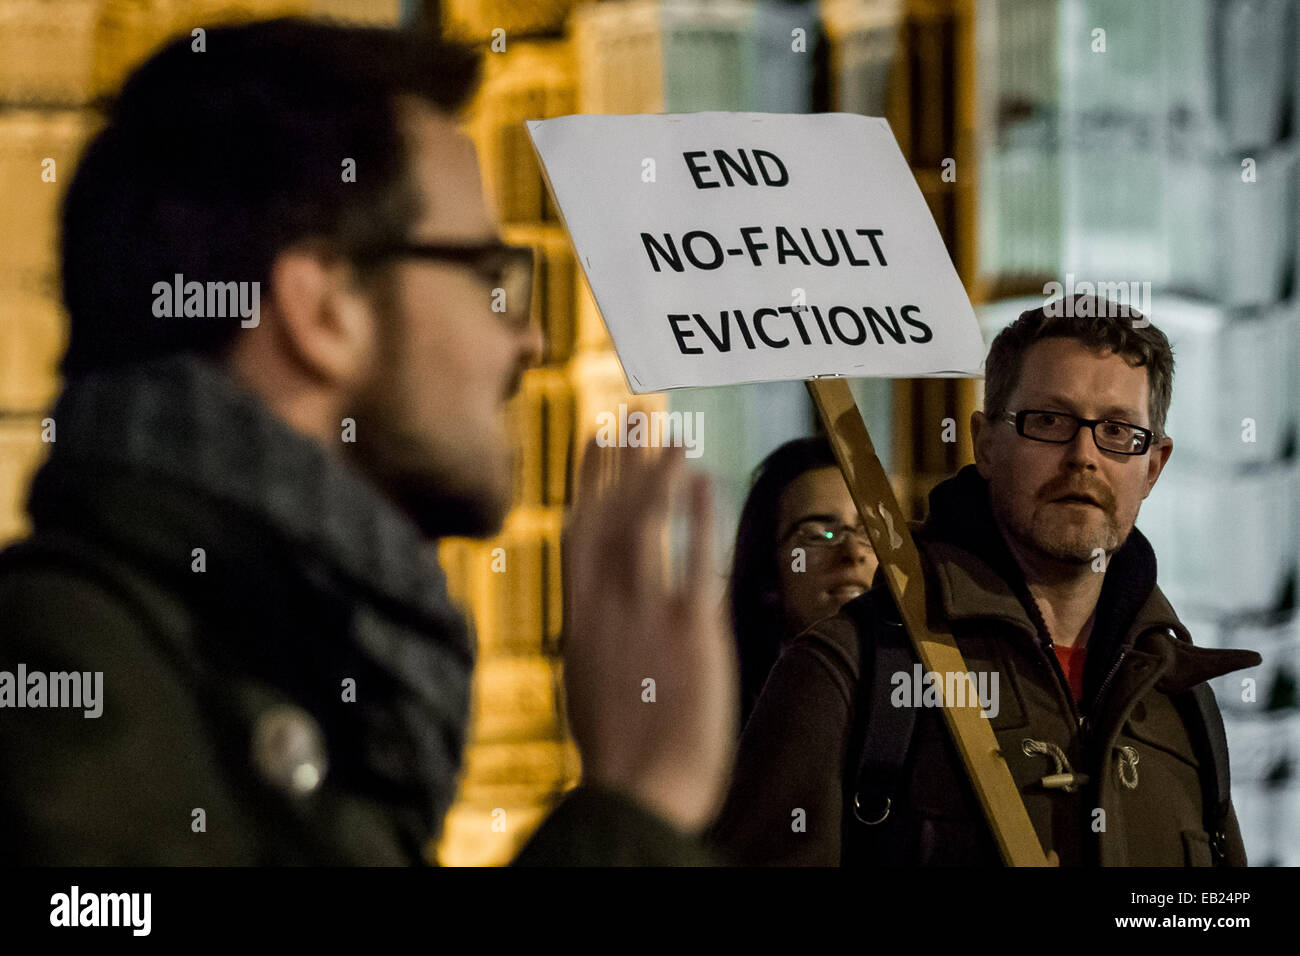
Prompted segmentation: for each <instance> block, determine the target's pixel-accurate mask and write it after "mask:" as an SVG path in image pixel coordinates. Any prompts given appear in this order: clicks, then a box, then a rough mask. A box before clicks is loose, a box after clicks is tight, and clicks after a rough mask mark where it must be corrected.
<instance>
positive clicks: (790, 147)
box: [527, 113, 984, 393]
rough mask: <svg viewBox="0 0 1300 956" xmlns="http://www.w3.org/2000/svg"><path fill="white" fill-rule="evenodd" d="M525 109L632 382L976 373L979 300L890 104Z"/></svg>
mask: <svg viewBox="0 0 1300 956" xmlns="http://www.w3.org/2000/svg"><path fill="white" fill-rule="evenodd" d="M527 126H528V131H529V134H530V135H531V136H532V140H533V146H534V148H535V149H536V151H537V154H538V157H539V159H540V160H541V163H542V167H543V171H544V175H545V176H546V178H547V180H548V182H549V184H550V187H551V190H552V192H553V194H554V196H555V199H556V203H557V204H558V206H559V208H560V213H561V215H562V216H563V218H564V223H565V226H566V228H567V229H568V232H569V235H570V236H571V238H572V240H573V244H574V247H575V250H576V252H577V256H578V259H579V261H580V263H581V265H582V268H583V271H584V272H585V274H586V276H587V282H588V284H589V285H590V287H591V290H592V294H593V295H594V296H595V299H596V304H597V306H598V307H599V309H600V313H601V315H602V316H603V317H604V319H605V324H606V326H607V327H608V328H609V332H610V336H611V337H612V338H613V340H614V346H615V348H616V349H617V351H618V355H619V359H620V361H621V362H622V365H623V370H624V372H625V373H626V375H627V379H628V385H629V387H630V388H631V390H632V391H633V392H638V393H639V392H653V391H661V390H663V389H669V388H680V387H685V386H702V385H732V384H738V383H741V382H763V381H781V380H789V379H808V378H813V377H815V376H820V375H842V376H845V377H854V378H866V377H891V378H893V377H920V376H974V375H979V374H981V369H980V367H981V363H982V361H983V358H984V346H983V342H982V340H981V338H980V332H979V325H978V323H977V321H976V319H975V313H974V311H973V310H972V308H971V305H970V300H969V299H968V298H967V296H966V292H965V289H964V288H963V287H962V284H961V280H960V279H959V278H958V277H957V272H956V270H955V269H954V268H953V265H952V260H951V259H950V258H949V256H948V251H947V249H946V248H945V247H944V244H943V239H942V238H941V237H940V235H939V230H938V228H937V227H936V226H935V224H934V218H933V217H932V216H931V215H930V210H929V208H928V207H927V206H926V203H925V199H924V198H923V197H922V195H921V190H920V188H919V187H918V186H917V184H916V181H915V179H914V178H913V176H912V172H911V170H910V169H909V168H908V166H907V163H906V161H905V160H904V159H903V155H902V153H901V152H900V151H899V148H898V144H897V142H895V140H894V136H893V133H892V132H891V131H890V129H889V125H888V124H887V123H886V122H885V121H884V120H883V119H879V118H876V117H867V116H859V115H857V114H850V113H820V114H812V115H787V114H774V113H687V114H681V115H641V116H563V117H560V118H558V119H550V120H538V121H531V122H529V123H528V124H527Z"/></svg>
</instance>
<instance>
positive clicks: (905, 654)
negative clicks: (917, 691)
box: [846, 586, 916, 827]
mask: <svg viewBox="0 0 1300 956" xmlns="http://www.w3.org/2000/svg"><path fill="white" fill-rule="evenodd" d="M852 611H853V617H854V619H855V620H856V621H857V623H858V636H859V640H860V641H861V642H862V647H861V658H860V659H861V662H862V663H861V679H860V684H859V690H858V699H857V706H856V715H857V716H856V719H855V725H856V726H855V737H854V739H855V740H856V741H857V742H858V751H857V763H856V764H855V765H851V768H850V772H851V773H854V776H853V778H852V783H851V785H850V787H849V792H848V793H847V794H846V798H847V799H848V800H849V801H851V802H850V805H849V807H848V809H849V810H850V811H851V812H852V817H853V819H855V820H856V821H857V822H858V823H860V824H862V825H865V826H870V827H874V826H877V825H879V824H881V823H884V822H885V820H886V819H888V818H889V815H890V812H891V810H892V809H893V805H894V799H895V796H896V794H897V791H898V786H899V783H900V781H901V778H902V772H903V761H904V760H905V759H906V757H907V750H908V747H909V745H910V744H911V741H912V731H913V729H914V728H915V726H916V709H915V708H914V707H894V706H892V704H891V703H890V697H891V688H892V686H893V681H892V678H893V675H894V674H897V673H903V674H907V675H909V678H908V679H909V680H910V679H911V678H910V675H911V671H912V667H913V665H914V664H915V663H916V654H915V652H914V651H913V649H912V642H911V640H910V639H909V638H908V636H907V630H906V628H904V627H903V622H902V619H901V617H900V616H899V614H898V610H897V607H896V606H895V605H894V602H893V600H892V599H891V597H890V595H889V592H888V589H887V588H885V587H883V586H882V587H879V588H876V589H875V590H873V591H872V592H871V597H870V600H867V601H863V602H862V604H861V606H860V607H854V608H853V609H852Z"/></svg>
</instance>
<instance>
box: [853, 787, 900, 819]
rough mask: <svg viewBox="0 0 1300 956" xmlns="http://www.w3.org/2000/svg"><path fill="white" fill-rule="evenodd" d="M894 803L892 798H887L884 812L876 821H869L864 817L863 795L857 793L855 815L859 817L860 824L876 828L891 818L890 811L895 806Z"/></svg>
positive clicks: (854, 801) (854, 804)
mask: <svg viewBox="0 0 1300 956" xmlns="http://www.w3.org/2000/svg"><path fill="white" fill-rule="evenodd" d="M893 802H894V801H893V799H892V798H890V797H885V809H884V811H883V812H882V813H881V814H880V816H878V817H877V818H876V819H874V820H868V819H867V818H866V817H864V816H863V815H862V794H860V793H855V794H854V795H853V815H854V816H855V817H857V818H858V820H859V821H860V822H862V823H865V824H866V825H867V826H869V827H874V826H876V825H877V824H879V823H884V822H885V819H886V818H887V817H888V816H889V810H890V807H891V806H892V805H893Z"/></svg>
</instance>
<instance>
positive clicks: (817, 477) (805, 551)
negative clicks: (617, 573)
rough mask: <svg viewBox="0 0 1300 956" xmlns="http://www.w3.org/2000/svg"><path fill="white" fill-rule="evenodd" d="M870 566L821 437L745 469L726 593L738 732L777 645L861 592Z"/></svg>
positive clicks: (853, 514)
mask: <svg viewBox="0 0 1300 956" xmlns="http://www.w3.org/2000/svg"><path fill="white" fill-rule="evenodd" d="M876 565H877V562H876V556H875V554H874V552H873V551H872V550H871V544H870V542H869V541H868V540H867V536H866V532H865V530H864V529H863V526H862V519H861V518H860V517H859V515H858V512H857V509H856V508H855V507H854V505H853V499H852V498H851V497H850V496H849V490H848V487H847V486H846V485H845V484H844V478H843V476H842V475H841V474H840V471H839V468H838V467H837V466H836V464H835V458H834V455H833V454H832V452H831V449H830V445H829V443H828V442H827V441H826V439H825V438H821V437H815V438H798V439H795V440H794V441H790V442H786V443H785V444H784V445H782V446H781V447H779V448H777V449H776V450H775V451H774V452H772V453H771V454H770V455H768V456H767V458H765V459H764V460H763V462H762V463H761V464H760V465H759V466H758V468H756V469H755V470H754V479H753V483H752V486H751V488H750V492H749V496H748V498H746V499H745V506H744V508H743V509H742V510H741V513H740V525H739V527H738V529H737V531H736V551H735V557H734V559H733V562H732V571H731V587H730V600H731V623H732V629H733V631H734V633H735V635H736V642H737V645H738V649H739V654H740V718H741V726H742V727H743V726H744V723H745V721H746V720H748V719H749V714H750V711H752V710H753V707H754V702H755V701H757V700H758V695H759V692H760V691H761V690H762V689H763V683H764V681H766V680H767V675H768V673H769V672H770V671H771V669H772V665H773V664H775V663H776V659H777V656H778V655H779V654H780V653H781V648H782V647H783V646H784V645H785V644H786V643H787V642H788V641H790V640H791V639H793V638H794V637H795V636H797V635H798V634H800V633H801V632H802V631H804V630H805V629H807V628H808V627H809V626H810V625H812V624H814V623H815V622H817V621H819V620H821V619H822V618H824V617H828V616H829V615H831V614H834V613H835V612H836V611H838V610H839V609H840V606H841V605H843V604H844V603H845V602H847V601H850V600H852V599H853V598H855V597H857V596H858V595H859V594H862V593H863V592H864V591H867V590H868V589H869V588H870V587H871V579H872V577H873V576H874V575H875V573H876Z"/></svg>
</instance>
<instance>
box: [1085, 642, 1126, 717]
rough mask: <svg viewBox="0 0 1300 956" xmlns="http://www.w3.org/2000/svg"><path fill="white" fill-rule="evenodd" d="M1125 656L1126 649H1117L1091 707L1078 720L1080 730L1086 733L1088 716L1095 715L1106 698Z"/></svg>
mask: <svg viewBox="0 0 1300 956" xmlns="http://www.w3.org/2000/svg"><path fill="white" fill-rule="evenodd" d="M1127 654H1128V648H1127V647H1121V648H1120V649H1119V656H1118V657H1116V658H1115V663H1114V664H1112V665H1111V668H1110V673H1109V674H1107V675H1106V679H1105V680H1104V681H1102V682H1101V686H1100V687H1098V688H1097V693H1096V695H1095V696H1094V697H1093V698H1092V705H1091V706H1090V707H1089V708H1088V713H1087V714H1085V715H1084V716H1083V717H1081V718H1079V729H1080V730H1085V731H1086V730H1087V729H1088V726H1089V720H1088V718H1089V716H1091V715H1092V714H1095V713H1096V712H1097V708H1098V707H1100V706H1101V702H1102V700H1103V699H1104V698H1105V696H1106V688H1107V687H1109V686H1110V682H1111V681H1112V680H1114V679H1115V675H1116V674H1117V673H1118V672H1119V666H1120V665H1121V664H1123V663H1124V657H1125V656H1126V655H1127Z"/></svg>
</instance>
